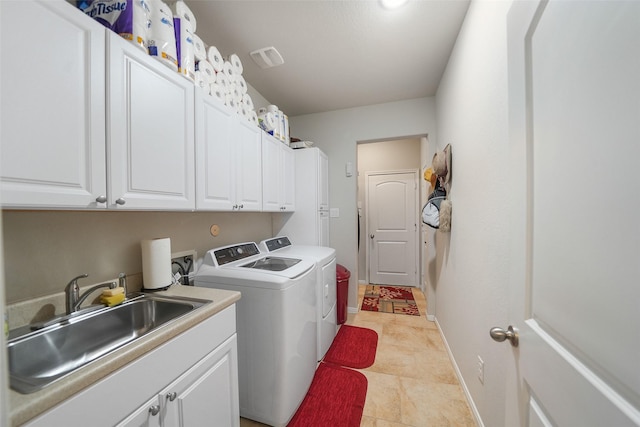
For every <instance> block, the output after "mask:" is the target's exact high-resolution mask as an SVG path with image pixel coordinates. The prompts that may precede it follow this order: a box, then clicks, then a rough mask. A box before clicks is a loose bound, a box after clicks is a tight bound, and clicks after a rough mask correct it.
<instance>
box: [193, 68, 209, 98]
mask: <svg viewBox="0 0 640 427" xmlns="http://www.w3.org/2000/svg"><path fill="white" fill-rule="evenodd" d="M194 82H195V84H196V86H198V87H199V88H200V89H202V90H203V91H205V93H206V94H209V93H210V92H211V84H210V83H209V77H207V75H206V74H205V73H204V72H202V71H196V74H195V79H194Z"/></svg>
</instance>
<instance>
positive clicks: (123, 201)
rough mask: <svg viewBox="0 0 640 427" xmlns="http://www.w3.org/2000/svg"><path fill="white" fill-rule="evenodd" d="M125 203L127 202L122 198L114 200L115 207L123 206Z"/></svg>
mask: <svg viewBox="0 0 640 427" xmlns="http://www.w3.org/2000/svg"><path fill="white" fill-rule="evenodd" d="M125 203H127V201H126V200H125V199H123V198H122V197H120V198H119V199H116V205H120V206H122V205H124V204H125Z"/></svg>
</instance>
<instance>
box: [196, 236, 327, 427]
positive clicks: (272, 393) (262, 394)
mask: <svg viewBox="0 0 640 427" xmlns="http://www.w3.org/2000/svg"><path fill="white" fill-rule="evenodd" d="M316 268H317V267H316V265H315V264H314V263H313V262H311V261H308V260H303V259H301V258H292V257H284V256H274V255H272V254H263V253H260V251H259V249H258V245H256V244H255V243H253V242H249V243H242V244H237V245H232V246H226V247H221V248H217V249H212V250H210V251H208V252H207V254H206V255H205V257H204V260H203V264H202V265H201V266H200V268H199V269H198V271H197V273H196V275H195V281H194V284H195V286H204V287H209V288H218V289H229V290H234V291H239V292H241V293H242V297H241V298H240V300H239V301H238V302H237V303H236V308H237V327H238V331H237V333H238V381H239V389H240V390H239V391H240V415H241V416H242V417H245V418H249V419H252V420H255V421H258V422H261V423H265V424H268V425H271V426H277V427H279V426H285V425H286V424H287V423H288V422H289V420H290V419H291V417H293V415H294V413H295V411H296V410H297V408H298V406H300V403H301V402H302V400H303V399H304V397H305V395H306V393H307V390H308V389H309V386H310V385H311V380H312V379H313V375H314V373H315V369H316V364H317V360H316V354H317V350H316V342H317V340H316V331H317V325H316V322H317V321H316V315H315V308H316V291H315V283H316V282H315V281H316Z"/></svg>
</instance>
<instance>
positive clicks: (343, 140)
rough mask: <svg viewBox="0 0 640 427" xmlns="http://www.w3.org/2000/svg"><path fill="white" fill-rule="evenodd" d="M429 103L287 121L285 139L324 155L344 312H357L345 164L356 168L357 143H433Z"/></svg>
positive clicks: (353, 208) (352, 213)
mask: <svg viewBox="0 0 640 427" xmlns="http://www.w3.org/2000/svg"><path fill="white" fill-rule="evenodd" d="M435 121H436V116H435V99H434V98H418V99H412V100H408V101H400V102H392V103H387V104H378V105H370V106H366V107H360V108H350V109H346V110H338V111H330V112H326V113H317V114H308V115H304V116H296V117H290V118H289V124H290V126H291V136H292V137H296V138H300V139H304V140H310V141H313V142H314V143H315V145H316V146H317V147H319V148H320V149H321V150H322V151H324V152H325V153H326V154H327V155H328V156H329V192H330V194H329V201H330V207H331V208H338V209H339V210H340V217H338V218H331V222H330V228H331V235H330V242H331V246H332V247H334V248H335V249H336V253H337V260H338V263H339V264H342V265H344V266H345V267H346V268H347V269H348V270H349V271H350V272H351V278H350V279H349V302H348V304H349V309H350V310H355V309H356V307H357V283H358V277H357V276H358V272H357V270H358V247H357V238H358V230H357V220H358V216H357V215H358V212H357V204H356V197H357V195H356V185H357V184H356V181H357V177H356V176H355V174H354V175H353V176H352V177H350V178H347V177H346V176H345V164H346V162H351V163H352V164H353V165H354V167H355V165H356V143H357V142H358V141H374V140H390V139H402V138H405V137H412V136H423V135H429V139H430V140H431V141H435V133H436V132H435V131H436V122H435Z"/></svg>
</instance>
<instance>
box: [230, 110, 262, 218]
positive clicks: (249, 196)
mask: <svg viewBox="0 0 640 427" xmlns="http://www.w3.org/2000/svg"><path fill="white" fill-rule="evenodd" d="M235 118H236V124H235V126H236V132H235V137H236V138H237V140H236V141H234V143H235V144H236V148H237V149H236V166H237V169H236V174H235V177H234V178H235V182H236V196H237V202H238V210H243V211H261V210H262V136H261V134H262V131H261V130H260V128H258V127H257V126H256V125H254V124H253V123H249V122H248V121H247V120H245V119H242V118H240V117H239V116H237V115H236V116H235Z"/></svg>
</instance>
